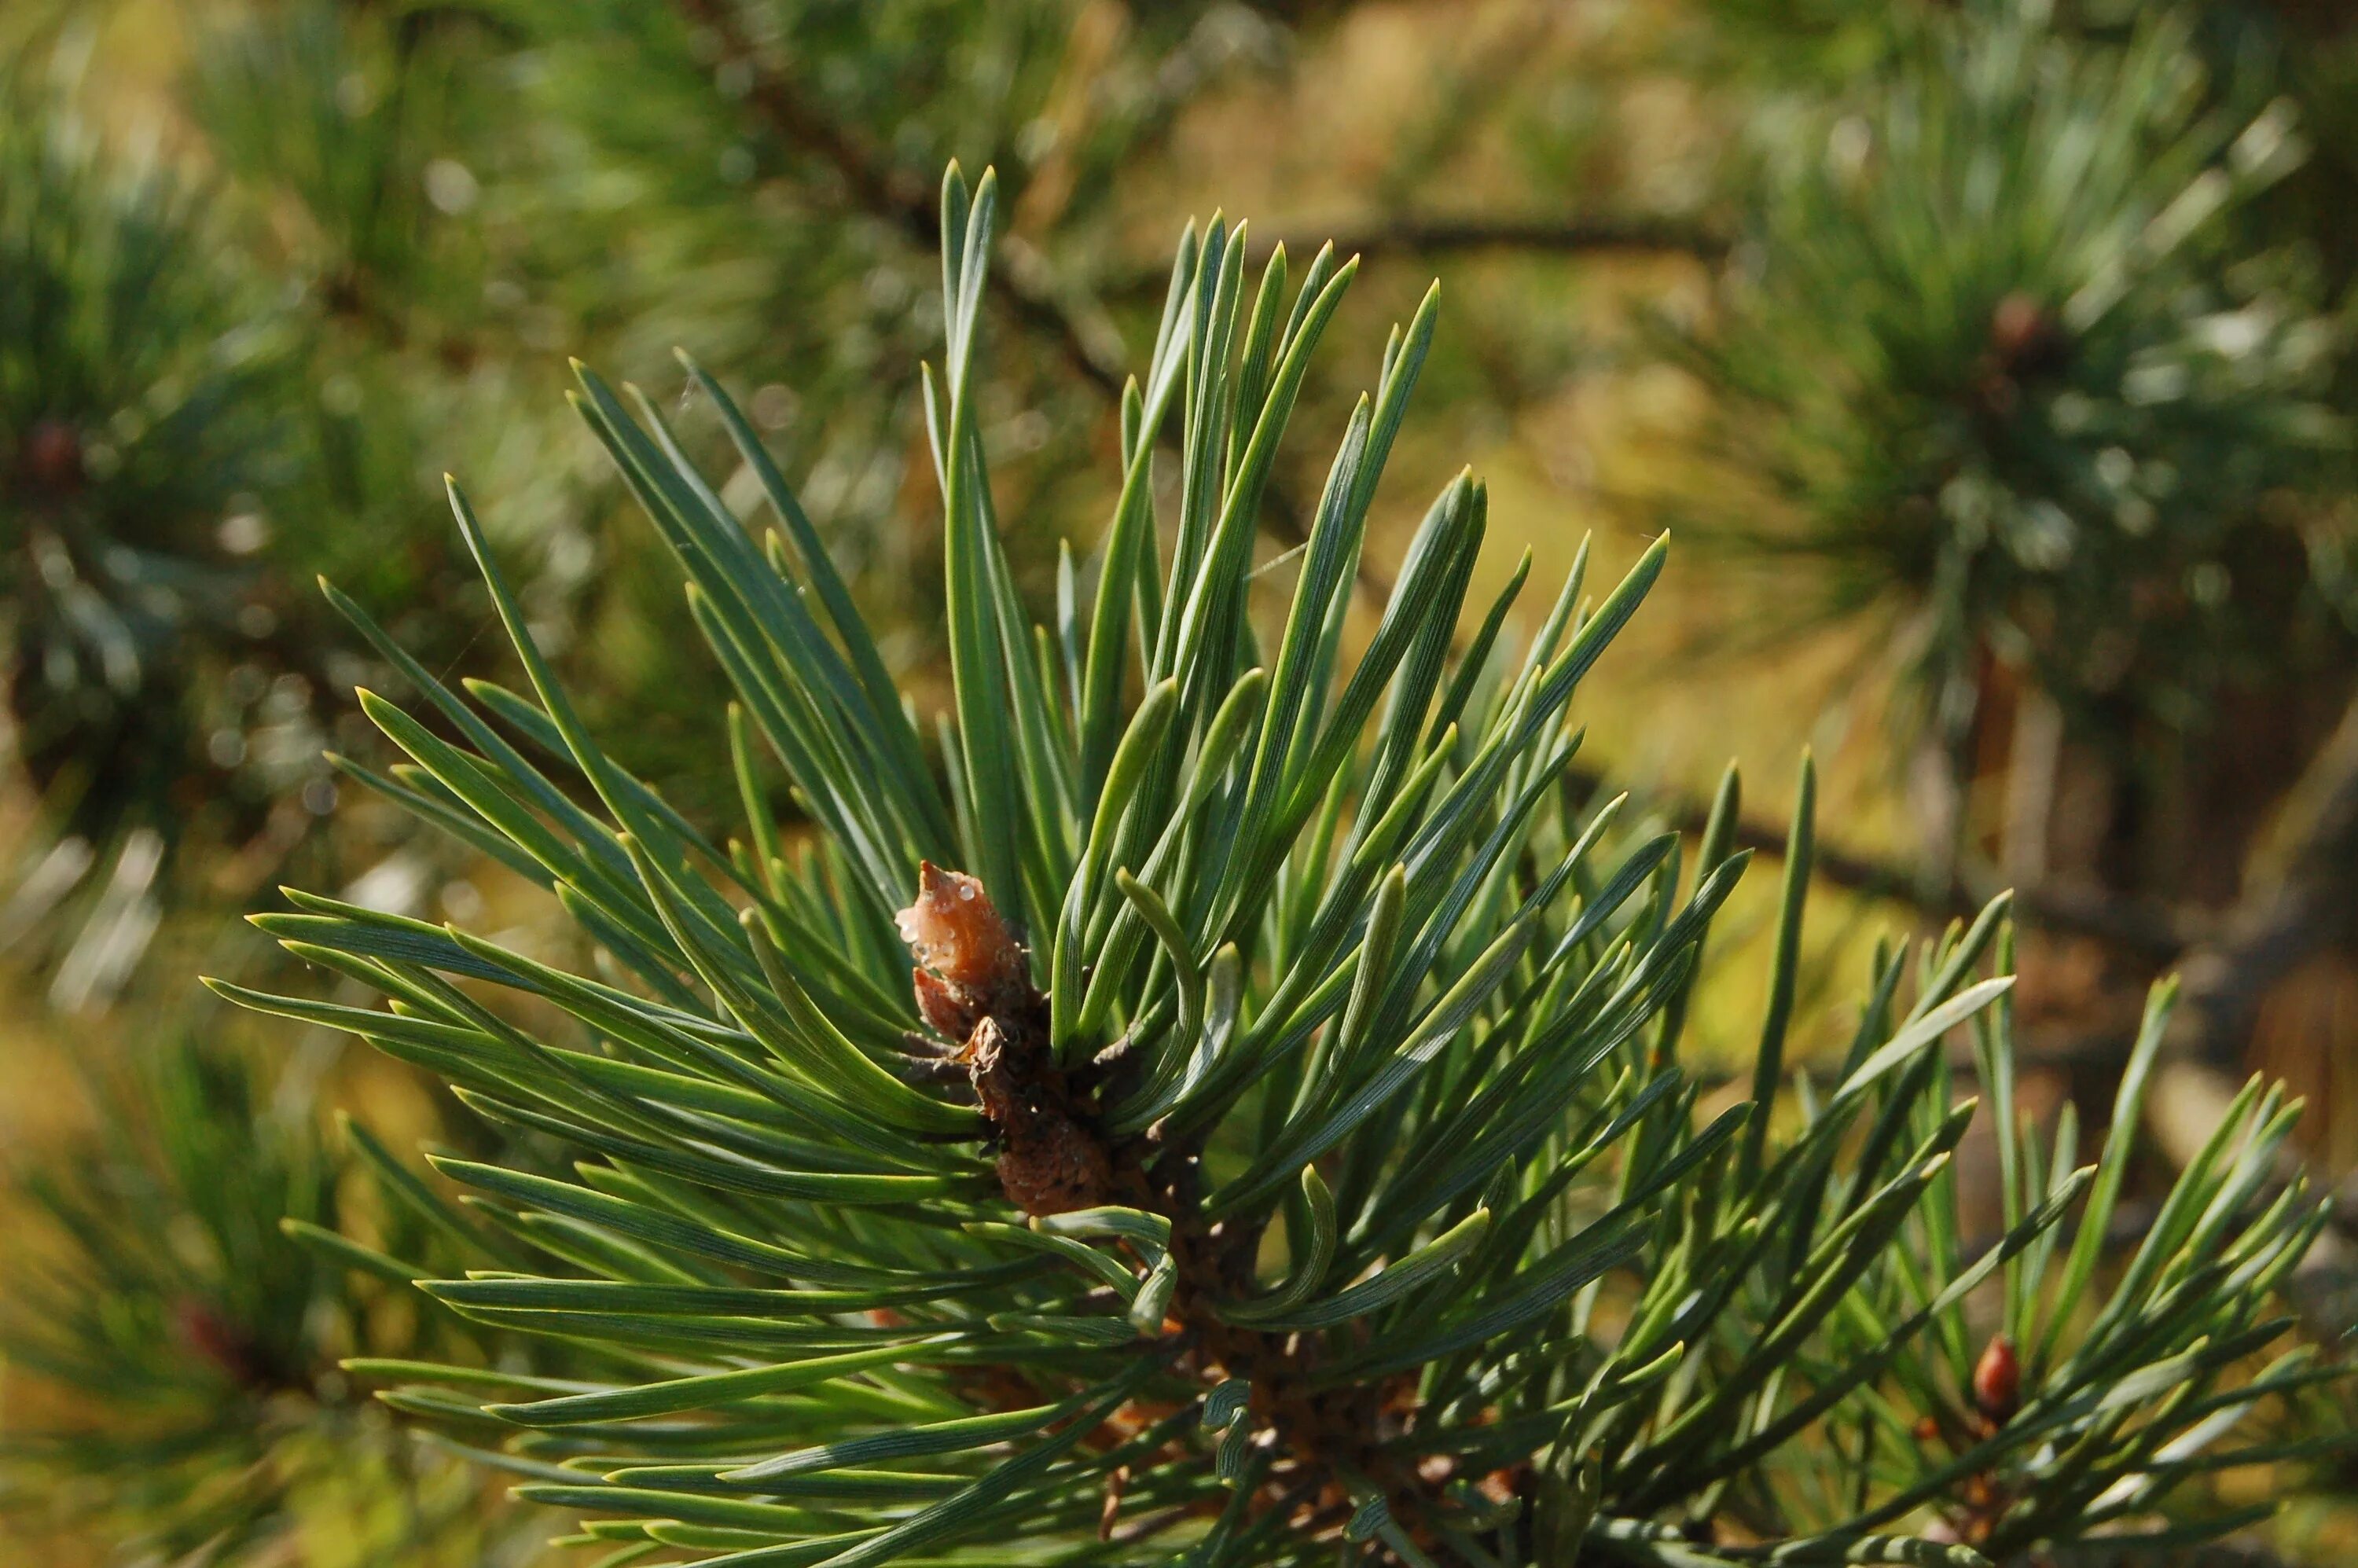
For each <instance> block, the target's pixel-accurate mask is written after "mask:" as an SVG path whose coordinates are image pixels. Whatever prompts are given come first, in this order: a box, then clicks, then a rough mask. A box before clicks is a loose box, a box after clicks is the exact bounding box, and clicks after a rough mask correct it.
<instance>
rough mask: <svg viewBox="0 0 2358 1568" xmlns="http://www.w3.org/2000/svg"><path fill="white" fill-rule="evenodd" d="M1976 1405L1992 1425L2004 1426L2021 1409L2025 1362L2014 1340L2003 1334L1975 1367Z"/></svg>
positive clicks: (1997, 1337)
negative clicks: (2015, 1350)
mask: <svg viewBox="0 0 2358 1568" xmlns="http://www.w3.org/2000/svg"><path fill="white" fill-rule="evenodd" d="M1974 1408H1975V1409H1977V1410H1979V1411H1981V1412H1982V1416H1983V1418H1984V1419H1985V1420H1986V1421H1987V1422H1990V1424H1991V1425H1993V1426H2004V1425H2005V1424H2006V1422H2009V1421H2012V1420H2013V1419H2014V1412H2015V1411H2018V1410H2020V1409H2021V1408H2022V1363H2021V1361H2020V1360H2018V1359H2017V1357H2016V1356H2015V1353H2014V1341H2013V1340H2011V1339H2008V1338H2007V1337H2006V1336H2005V1335H2003V1334H2001V1335H1999V1336H1996V1338H1994V1339H1992V1340H1991V1341H1990V1342H1989V1345H1988V1346H1987V1347H1986V1348H1985V1349H1984V1350H1983V1351H1982V1358H1981V1359H1980V1360H1979V1361H1978V1362H1976V1363H1974Z"/></svg>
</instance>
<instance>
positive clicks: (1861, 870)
mask: <svg viewBox="0 0 2358 1568" xmlns="http://www.w3.org/2000/svg"><path fill="white" fill-rule="evenodd" d="M1567 783H1568V784H1570V785H1571V786H1572V787H1573V788H1574V789H1575V790H1579V791H1582V792H1584V793H1594V792H1595V791H1597V790H1599V789H1603V788H1605V787H1606V786H1607V781H1606V778H1605V776H1604V775H1603V774H1601V773H1595V772H1593V771H1590V770H1585V769H1577V768H1575V769H1573V770H1570V771H1569V773H1567ZM1649 804H1650V806H1651V807H1652V808H1653V810H1654V811H1655V813H1656V814H1657V815H1659V816H1661V817H1662V819H1663V820H1664V821H1665V822H1667V823H1668V824H1669V825H1670V826H1671V827H1674V828H1676V829H1677V830H1678V831H1679V832H1680V833H1682V834H1684V835H1686V836H1687V837H1689V838H1699V837H1701V836H1702V833H1703V830H1704V822H1705V821H1706V820H1707V819H1708V818H1709V816H1710V815H1711V813H1710V808H1709V807H1707V806H1704V805H1703V804H1702V803H1701V802H1699V801H1694V800H1690V799H1686V798H1684V797H1682V796H1679V795H1651V796H1650V797H1649ZM1785 832H1786V829H1785V825H1784V824H1782V823H1771V822H1764V821H1761V820H1759V819H1758V818H1755V817H1744V818H1739V819H1738V820H1737V822H1736V848H1738V849H1752V850H1756V851H1758V852H1759V853H1761V854H1764V855H1769V856H1774V857H1778V858H1779V859H1781V858H1782V857H1783V855H1784V853H1785ZM1811 864H1812V871H1813V873H1814V875H1815V876H1816V878H1817V880H1819V881H1823V882H1824V883H1825V884H1826V885H1828V886H1829V887H1836V888H1842V889H1844V890H1845V891H1847V892H1860V893H1866V894H1867V895H1869V896H1871V897H1875V898H1887V899H1891V900H1893V901H1895V902H1897V903H1905V904H1909V905H1910V906H1912V907H1914V908H1916V909H1918V910H1920V912H1922V913H1923V914H1927V915H1929V916H1931V917H1932V918H1934V919H1939V920H1946V919H1949V918H1951V917H1952V916H1957V915H1971V914H1974V912H1975V911H1976V910H1978V909H1979V908H1980V907H1981V906H1982V905H1983V904H1985V903H1988V902H1989V900H1990V898H1991V897H1992V896H1993V895H1994V894H1995V893H1996V892H1997V890H1996V889H1995V888H1988V889H1985V888H1981V887H1978V886H1973V885H1968V884H1967V883H1966V882H1965V881H1963V880H1960V881H1952V883H1951V885H1950V887H1949V889H1948V891H1947V892H1945V893H1943V894H1931V893H1928V892H1926V891H1925V889H1924V886H1923V878H1922V877H1921V876H1920V874H1919V873H1918V872H1917V871H1916V870H1915V869H1914V868H1913V867H1910V866H1905V865H1900V864H1898V863H1895V862H1892V861H1888V860H1878V859H1877V858H1875V857H1874V856H1871V855H1866V854H1862V853H1860V852H1858V851H1856V850H1851V849H1843V848H1841V847H1840V846H1838V845H1829V844H1826V843H1825V842H1823V840H1821V841H1820V842H1819V843H1818V845H1817V846H1816V849H1815V850H1814V853H1813V858H1812V862H1811ZM2014 909H2015V914H2016V915H2017V917H2018V918H2019V919H2020V920H2021V921H2022V922H2023V923H2024V924H2025V925H2031V926H2034V927H2037V928H2038V929H2039V930H2042V931H2048V932H2052V933H2055V934H2056V935H2066V936H2083V937H2087V938H2089V939H2091V940H2093V941H2097V942H2101V943H2103V944H2104V945H2105V946H2108V947H2112V948H2114V949H2115V950H2118V951H2120V952H2123V953H2125V954H2126V955H2129V956H2132V957H2137V958H2140V959H2144V960H2147V961H2149V962H2152V963H2155V964H2165V963H2168V962H2169V960H2170V959H2172V958H2174V957H2177V956H2178V955H2179V954H2180V953H2181V952H2183V951H2184V950H2185V949H2186V948H2187V947H2188V946H2190V944H2191V943H2193V942H2194V941H2195V940H2196V939H2197V938H2198V937H2199V936H2200V935H2201V934H2202V932H2203V931H2204V929H2205V927H2204V925H2203V923H2202V922H2201V920H2200V919H2199V918H2197V917H2194V916H2191V915H2189V914H2185V913H2182V912H2180V911H2175V910H2169V909H2162V908H2157V907H2154V906H2153V905H2150V904H2147V903H2136V902H2133V901H2130V900H2127V899H2123V898H2120V897H2117V896H2115V895H2113V894H2110V893H2104V892H2094V891H2082V890H2075V889H2071V888H2067V887H2062V886H2060V885H2050V886H2042V887H2034V888H2028V889H2020V890H2017V892H2016V893H2015V900H2014Z"/></svg>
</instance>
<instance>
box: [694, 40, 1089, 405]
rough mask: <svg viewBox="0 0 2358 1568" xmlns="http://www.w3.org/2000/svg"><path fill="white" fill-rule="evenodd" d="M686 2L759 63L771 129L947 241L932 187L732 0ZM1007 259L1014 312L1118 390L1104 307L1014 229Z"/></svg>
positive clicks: (926, 237) (911, 230)
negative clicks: (756, 38)
mask: <svg viewBox="0 0 2358 1568" xmlns="http://www.w3.org/2000/svg"><path fill="white" fill-rule="evenodd" d="M679 7H680V10H681V11H682V12H683V13H684V14H685V15H686V16H688V17H689V18H690V19H691V20H693V21H694V22H696V23H697V24H698V26H700V27H705V28H708V29H709V30H710V32H711V34H712V36H713V37H714V38H717V39H718V40H719V45H720V48H721V49H722V51H723V52H724V53H725V54H726V55H727V56H728V57H729V58H730V59H732V60H733V61H735V62H736V63H738V64H741V65H743V66H745V67H747V68H748V69H749V70H750V71H751V87H750V89H749V91H748V92H747V93H746V101H747V102H748V103H751V104H752V106H753V108H754V110H755V111H756V112H757V113H759V114H761V116H762V118H763V121H764V122H766V123H767V124H768V125H769V127H770V129H771V130H772V131H773V132H775V133H776V134H777V135H779V136H780V137H781V138H782V139H784V140H785V141H787V142H789V143H791V144H793V145H794V146H797V147H800V148H801V149H802V150H803V151H804V152H806V153H808V154H809V155H810V156H812V157H815V158H817V160H818V161H819V162H820V163H822V164H824V165H825V166H826V167H827V168H828V169H830V170H831V171H833V173H834V175H835V177H836V178H838V179H839V180H841V181H842V183H843V188H844V189H845V191H846V192H847V193H848V194H849V196H850V198H851V200H852V201H853V203H854V204H855V205H856V206H858V207H859V208H860V209H861V210H862V211H865V212H867V213H868V214H869V215H870V216H871V217H873V218H875V219H877V220H879V221H881V222H884V223H885V224H887V225H889V226H890V227H892V228H894V229H896V230H898V231H899V232H901V233H902V234H903V235H905V236H906V237H907V238H908V240H909V241H910V243H912V244H914V245H915V246H917V247H918V248H919V249H920V250H938V249H939V248H940V247H941V243H942V215H941V208H940V205H939V204H938V203H937V202H936V200H935V195H934V191H933V189H932V188H931V187H930V186H928V185H927V184H926V183H925V181H923V180H921V179H919V178H916V177H915V176H914V175H912V174H910V173H909V172H908V171H907V170H906V169H904V168H900V167H899V166H897V165H895V164H893V163H892V162H891V161H889V160H888V159H886V158H885V157H883V156H882V155H881V154H879V153H878V152H877V151H876V150H875V149H873V148H872V147H870V146H868V145H867V144H866V143H864V142H862V141H861V140H860V139H859V137H857V136H856V135H853V134H852V132H851V131H850V130H849V129H848V128H847V127H845V126H843V125H841V124H838V123H837V122H835V121H834V120H831V119H829V118H828V117H827V115H826V114H822V113H820V112H819V111H818V110H817V109H815V108H813V107H812V105H811V104H810V103H808V102H807V101H806V99H805V98H804V97H803V95H802V93H801V92H799V91H798V90H797V89H796V87H795V83H794V81H792V80H791V79H790V78H789V77H787V75H786V74H785V73H784V71H783V70H779V69H778V68H777V66H776V65H775V63H774V62H773V61H772V60H771V59H768V58H766V57H765V56H764V55H763V52H762V51H761V49H759V48H757V47H756V46H755V44H754V42H753V40H752V39H751V38H747V37H746V35H745V30H744V28H743V27H742V26H741V25H740V23H739V21H738V18H737V16H736V13H735V10H734V8H733V7H732V6H730V5H729V4H727V0H679ZM1000 254H1001V265H998V266H996V267H993V268H992V269H991V271H990V281H989V284H988V287H989V288H990V293H991V295H992V297H994V298H995V299H997V300H998V301H999V303H1000V305H1001V308H1004V309H1005V310H1006V311H1007V312H1008V314H1009V315H1011V316H1012V317H1014V318H1015V319H1017V320H1019V321H1021V322H1022V324H1023V325H1024V326H1025V327H1027V328H1029V329H1031V330H1033V332H1035V333H1036V334H1038V335H1039V336H1040V337H1041V338H1043V339H1044V340H1045V341H1048V342H1049V343H1050V344H1051V345H1052V346H1053V347H1054V348H1055V351H1056V352H1057V354H1058V355H1059V357H1061V358H1062V359H1063V360H1064V361H1065V363H1066V364H1067V365H1068V366H1069V367H1070V368H1071V369H1072V370H1073V372H1074V373H1076V374H1077V375H1078V376H1080V377H1081V379H1082V380H1084V381H1086V382H1087V383H1088V384H1090V385H1092V386H1095V387H1096V388H1098V391H1100V392H1102V393H1105V394H1107V395H1109V396H1111V397H1115V398H1119V397H1120V395H1121V389H1122V385H1123V383H1124V382H1125V381H1127V380H1128V375H1127V373H1125V371H1124V370H1123V368H1122V346H1121V340H1120V335H1119V334H1117V333H1116V332H1115V331H1114V330H1113V326H1112V323H1110V322H1109V321H1108V320H1106V319H1105V318H1104V317H1103V315H1102V313H1100V312H1098V311H1097V310H1096V309H1094V308H1088V307H1086V306H1083V305H1080V304H1076V303H1075V302H1071V301H1068V300H1066V299H1065V298H1063V297H1060V296H1059V294H1058V292H1057V290H1056V288H1055V285H1054V282H1053V280H1052V279H1051V278H1050V277H1049V276H1048V267H1047V264H1046V262H1045V261H1044V260H1043V259H1042V257H1041V256H1040V254H1039V253H1038V252H1037V251H1035V250H1033V248H1032V247H1031V246H1030V245H1028V244H1026V243H1023V242H1022V240H1021V239H1019V238H1015V237H1012V236H1010V237H1006V238H1004V239H1002V240H1001V253H1000Z"/></svg>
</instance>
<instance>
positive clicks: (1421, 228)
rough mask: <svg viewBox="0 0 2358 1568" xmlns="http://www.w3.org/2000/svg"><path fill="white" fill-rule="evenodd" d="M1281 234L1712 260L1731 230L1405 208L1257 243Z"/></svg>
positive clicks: (1303, 249)
mask: <svg viewBox="0 0 2358 1568" xmlns="http://www.w3.org/2000/svg"><path fill="white" fill-rule="evenodd" d="M1280 239H1282V240H1283V242H1284V243H1285V248H1286V251H1287V252H1288V254H1308V253H1309V252H1311V251H1314V250H1316V249H1317V248H1318V246H1319V245H1320V244H1322V243H1325V242H1326V241H1327V240H1329V239H1331V240H1332V241H1333V242H1334V245H1335V249H1336V254H1341V255H1354V254H1356V255H1360V256H1366V257H1370V258H1374V257H1390V256H1431V255H1447V254H1464V253H1466V252H1479V251H1527V252H1534V253H1541V254H1582V255H1610V254H1632V255H1677V256H1692V257H1694V258H1695V259H1697V260H1699V261H1706V262H1708V261H1717V260H1719V259H1720V258H1721V257H1723V256H1725V254H1727V252H1728V250H1729V248H1730V242H1729V240H1728V238H1727V237H1726V236H1725V235H1724V234H1721V233H1719V232H1715V231H1714V230H1711V229H1706V228H1703V227H1701V226H1698V225H1696V224H1693V223H1690V222H1683V221H1682V220H1679V219H1675V218H1585V219H1583V218H1569V219H1566V218H1541V217H1502V216H1498V215H1495V214H1492V215H1473V216H1466V217H1444V216H1440V215H1430V216H1416V215H1405V216H1401V217H1395V218H1385V219H1381V220H1379V221H1374V222H1362V223H1360V224H1358V225H1357V226H1356V227H1354V226H1349V225H1344V226H1337V227H1335V228H1333V229H1332V231H1331V232H1329V231H1325V230H1321V229H1319V228H1318V227H1317V226H1316V225H1312V224H1305V225H1303V227H1302V231H1301V232H1299V233H1295V234H1286V235H1277V234H1271V236H1269V238H1268V239H1267V240H1266V241H1264V242H1263V243H1260V244H1259V245H1258V246H1257V247H1256V248H1257V249H1258V250H1259V251H1260V254H1268V252H1269V250H1270V249H1271V248H1272V247H1273V246H1274V245H1275V244H1276V243H1277V242H1278V241H1279V240H1280Z"/></svg>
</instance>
